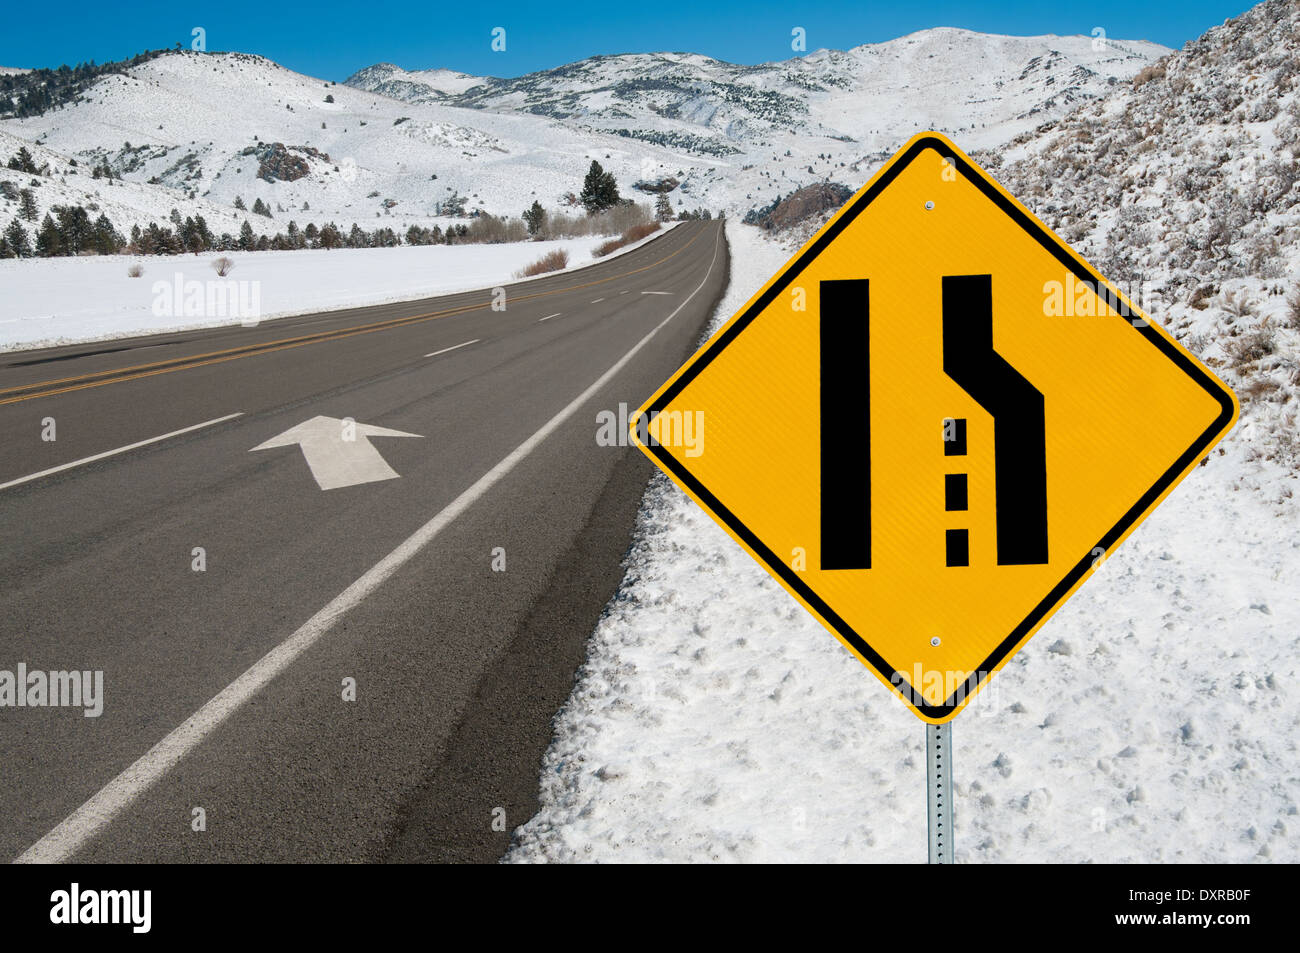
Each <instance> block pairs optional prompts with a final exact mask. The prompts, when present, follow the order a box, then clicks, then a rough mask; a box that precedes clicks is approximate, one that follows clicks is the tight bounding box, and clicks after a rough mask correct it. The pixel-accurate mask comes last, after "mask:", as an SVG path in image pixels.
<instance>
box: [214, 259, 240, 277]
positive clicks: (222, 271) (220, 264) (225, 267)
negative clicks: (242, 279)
mask: <svg viewBox="0 0 1300 953" xmlns="http://www.w3.org/2000/svg"><path fill="white" fill-rule="evenodd" d="M234 267H235V263H234V262H233V261H231V260H230V259H229V258H227V257H226V256H225V255H222V256H221V257H220V258H218V259H217V260H216V261H214V262H213V263H212V270H213V271H215V272H216V273H217V274H218V275H220V276H221V277H222V278H224V277H226V275H228V274H230V269H232V268H234Z"/></svg>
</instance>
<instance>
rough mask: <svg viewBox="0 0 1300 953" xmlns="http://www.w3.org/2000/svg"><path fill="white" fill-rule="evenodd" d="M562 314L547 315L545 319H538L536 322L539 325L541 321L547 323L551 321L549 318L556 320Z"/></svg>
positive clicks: (559, 312)
mask: <svg viewBox="0 0 1300 953" xmlns="http://www.w3.org/2000/svg"><path fill="white" fill-rule="evenodd" d="M562 314H564V312H563V311H556V312H555V313H554V314H548V315H547V316H546V317H544V318H538V319H537V321H538V323H539V324H540V323H541V322H543V321H549V320H551V318H558V317H559V316H560V315H562Z"/></svg>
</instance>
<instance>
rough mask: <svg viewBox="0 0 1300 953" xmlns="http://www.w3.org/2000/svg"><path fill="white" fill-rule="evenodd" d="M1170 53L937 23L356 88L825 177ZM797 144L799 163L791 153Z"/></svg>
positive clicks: (391, 69)
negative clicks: (807, 49)
mask: <svg viewBox="0 0 1300 953" xmlns="http://www.w3.org/2000/svg"><path fill="white" fill-rule="evenodd" d="M1167 52H1168V50H1167V49H1165V48H1164V47H1162V46H1159V45H1157V44H1154V43H1148V42H1144V41H1112V40H1103V39H1100V38H1099V39H1096V40H1094V39H1093V38H1090V37H1083V36H1064V37H1061V36H1037V37H1013V36H996V35H990V34H985V33H974V32H971V31H969V30H958V29H950V28H938V29H931V30H924V31H921V32H919V33H913V34H910V35H908V36H904V37H901V38H899V39H896V40H891V41H889V42H887V43H875V44H868V45H864V46H858V47H855V48H853V49H851V50H847V51H841V50H818V51H816V52H814V53H810V54H808V55H807V56H801V57H798V58H795V59H790V60H785V61H782V62H776V63H764V64H761V65H758V66H743V65H737V64H733V63H724V62H721V61H719V60H715V59H711V58H709V57H707V56H700V55H696V54H690V53H647V54H628V55H621V56H596V57H592V58H590V59H585V60H581V61H579V62H577V63H571V64H568V65H566V66H561V67H558V68H555V69H549V70H545V71H542V72H539V73H531V74H529V75H527V76H521V77H518V78H516V79H495V78H491V77H482V78H479V79H477V80H476V79H475V78H473V77H467V76H465V75H464V74H448V73H447V71H444V70H431V71H418V72H405V71H403V70H401V69H399V68H398V67H396V66H393V65H392V64H379V65H376V66H371V67H369V68H367V69H365V70H362V71H361V72H359V73H357V74H356V75H355V76H352V77H351V78H350V79H348V80H347V83H348V85H350V86H354V87H357V88H360V89H368V90H372V91H375V92H381V93H384V94H385V95H389V96H397V97H399V98H401V99H404V100H407V101H411V102H444V103H447V102H450V103H456V104H457V105H462V106H470V107H473V108H476V109H483V110H488V111H492V112H510V113H532V114H535V115H540V116H548V117H551V118H554V119H558V120H560V121H562V122H564V123H566V124H567V125H569V126H572V127H573V128H575V129H579V130H583V131H600V132H612V133H615V134H616V135H620V136H623V137H626V138H628V139H632V140H636V141H641V142H647V143H655V144H660V145H669V146H673V147H675V148H678V149H681V150H682V151H684V152H687V153H691V154H696V155H702V156H715V157H720V158H726V157H744V158H741V159H736V160H735V161H734V162H733V163H732V164H733V165H739V166H742V167H743V166H744V165H746V164H748V163H749V162H760V161H761V162H764V163H775V165H778V166H789V167H791V171H793V168H794V167H806V166H808V165H809V164H811V165H813V166H814V168H817V169H818V172H819V173H820V174H826V173H828V172H830V171H831V170H833V169H835V168H838V163H839V162H841V161H845V160H848V161H850V162H853V161H856V160H859V159H861V158H862V157H863V156H864V155H867V154H870V153H874V152H879V151H887V152H888V151H892V150H893V149H894V148H896V147H897V145H898V144H899V143H900V142H902V141H905V140H906V139H907V138H908V137H909V136H910V135H911V134H912V133H914V132H916V131H917V130H918V129H921V128H926V127H929V128H932V129H938V130H940V131H943V132H948V133H950V134H952V135H954V136H958V137H961V138H962V139H963V140H964V141H966V142H968V143H971V144H973V145H995V144H997V143H999V142H1002V141H1005V140H1006V139H1007V138H1010V136H1012V135H1014V134H1016V133H1017V132H1020V131H1023V130H1025V129H1028V128H1032V127H1034V126H1036V125H1038V124H1039V123H1040V122H1042V121H1043V120H1044V119H1046V118H1052V117H1055V116H1060V115H1063V114H1064V113H1065V112H1066V111H1068V110H1069V109H1070V108H1072V107H1073V106H1075V105H1077V104H1078V103H1079V102H1081V101H1083V100H1086V99H1091V98H1093V97H1095V96H1097V95H1099V94H1101V93H1103V92H1105V91H1106V90H1107V89H1108V88H1109V87H1110V86H1111V85H1112V84H1113V83H1114V82H1116V81H1117V80H1123V79H1128V78H1130V77H1131V76H1133V75H1134V74H1135V73H1137V72H1138V71H1139V70H1140V69H1141V68H1142V67H1144V66H1145V65H1147V64H1148V63H1150V62H1151V61H1153V60H1155V59H1157V58H1159V57H1160V56H1163V55H1164V54H1165V53H1167ZM787 149H789V150H791V152H792V153H795V155H791V156H783V155H782V153H784V152H785V151H786V150H787ZM773 150H775V155H772V152H773ZM828 154H829V155H830V156H831V158H830V159H827V158H826V156H827V155H828ZM782 158H787V159H791V160H793V161H788V162H782V161H781V159H782ZM769 171H770V169H769Z"/></svg>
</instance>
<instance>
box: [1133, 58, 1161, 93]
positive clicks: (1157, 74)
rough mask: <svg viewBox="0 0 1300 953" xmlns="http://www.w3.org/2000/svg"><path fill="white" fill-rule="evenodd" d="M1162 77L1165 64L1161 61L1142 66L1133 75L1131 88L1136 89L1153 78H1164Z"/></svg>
mask: <svg viewBox="0 0 1300 953" xmlns="http://www.w3.org/2000/svg"><path fill="white" fill-rule="evenodd" d="M1164 77H1165V64H1164V63H1163V62H1161V63H1152V64H1151V65H1150V66H1146V67H1143V68H1142V69H1141V70H1140V71H1139V72H1138V74H1137V75H1136V76H1134V77H1133V88H1134V89H1137V88H1138V87H1139V86H1145V85H1146V84H1147V83H1149V82H1151V81H1152V80H1153V79H1164Z"/></svg>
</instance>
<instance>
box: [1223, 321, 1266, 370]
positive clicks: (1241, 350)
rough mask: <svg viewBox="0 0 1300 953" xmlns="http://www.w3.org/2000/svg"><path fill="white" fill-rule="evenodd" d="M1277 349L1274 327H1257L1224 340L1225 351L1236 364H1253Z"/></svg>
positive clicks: (1239, 365)
mask: <svg viewBox="0 0 1300 953" xmlns="http://www.w3.org/2000/svg"><path fill="white" fill-rule="evenodd" d="M1275 350H1277V342H1276V341H1275V340H1274V335H1273V329H1272V328H1269V327H1263V328H1256V329H1255V330H1254V331H1247V332H1246V333H1245V334H1241V335H1238V336H1237V337H1235V338H1229V339H1228V340H1226V341H1224V342H1223V353H1225V354H1226V355H1228V359H1229V360H1230V361H1231V362H1232V363H1233V364H1234V365H1236V366H1238V367H1241V366H1243V365H1246V364H1253V363H1255V362H1256V361H1258V360H1260V359H1261V358H1264V357H1267V356H1268V355H1270V354H1272V353H1273V352H1274V351H1275Z"/></svg>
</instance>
